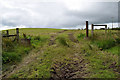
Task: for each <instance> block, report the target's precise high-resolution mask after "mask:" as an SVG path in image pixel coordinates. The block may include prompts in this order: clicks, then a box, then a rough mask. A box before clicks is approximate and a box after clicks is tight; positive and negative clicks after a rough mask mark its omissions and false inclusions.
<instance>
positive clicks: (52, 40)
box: [48, 30, 67, 46]
mask: <svg viewBox="0 0 120 80" xmlns="http://www.w3.org/2000/svg"><path fill="white" fill-rule="evenodd" d="M65 31H67V30H63V31H60V32H57V33H56V34H54V35H52V36H51V38H50V42H49V44H48V45H49V46H51V45H54V44H55V40H56V38H55V37H56V36H57V35H58V34H61V33H64V32H65Z"/></svg>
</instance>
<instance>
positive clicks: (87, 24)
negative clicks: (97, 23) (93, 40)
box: [86, 21, 88, 37]
mask: <svg viewBox="0 0 120 80" xmlns="http://www.w3.org/2000/svg"><path fill="white" fill-rule="evenodd" d="M86 37H88V21H86Z"/></svg>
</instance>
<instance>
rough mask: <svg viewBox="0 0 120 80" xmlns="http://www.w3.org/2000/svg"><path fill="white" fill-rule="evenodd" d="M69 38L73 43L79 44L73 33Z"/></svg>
mask: <svg viewBox="0 0 120 80" xmlns="http://www.w3.org/2000/svg"><path fill="white" fill-rule="evenodd" d="M68 37H69V39H70V40H71V41H72V42H75V43H79V41H78V40H77V39H76V38H75V37H74V34H73V33H69V34H68Z"/></svg>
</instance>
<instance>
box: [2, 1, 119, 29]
mask: <svg viewBox="0 0 120 80" xmlns="http://www.w3.org/2000/svg"><path fill="white" fill-rule="evenodd" d="M13 1H14V0H13ZM13 1H11V3H8V4H9V5H5V4H2V5H1V7H0V10H1V11H2V13H1V14H2V25H5V26H13V27H15V26H19V25H24V26H26V27H40V28H44V27H46V28H71V27H77V26H78V25H80V26H83V25H84V24H85V21H86V20H88V21H89V22H90V24H92V23H94V24H102V23H111V20H112V19H111V17H114V19H113V21H114V22H117V21H118V7H117V6H118V4H117V2H104V3H103V2H102V3H100V2H99V3H94V4H91V3H90V5H89V6H87V7H86V6H83V8H85V9H84V10H83V11H80V10H70V9H68V8H67V7H66V6H65V5H64V4H62V3H60V2H35V1H31V0H30V1H31V2H30V1H29V2H26V1H23V0H22V1H18V0H17V1H15V2H13ZM8 2H10V1H8Z"/></svg>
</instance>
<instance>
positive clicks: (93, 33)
mask: <svg viewBox="0 0 120 80" xmlns="http://www.w3.org/2000/svg"><path fill="white" fill-rule="evenodd" d="M93 29H94V27H93V24H92V25H91V34H92V37H93V35H94V32H93Z"/></svg>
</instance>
